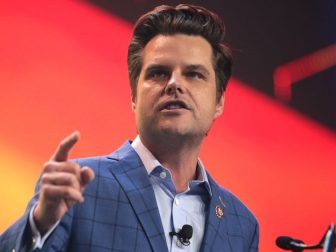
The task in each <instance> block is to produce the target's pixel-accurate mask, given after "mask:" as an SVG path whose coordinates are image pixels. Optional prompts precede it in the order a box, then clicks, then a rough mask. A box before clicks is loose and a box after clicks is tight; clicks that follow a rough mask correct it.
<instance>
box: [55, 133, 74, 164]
mask: <svg viewBox="0 0 336 252" xmlns="http://www.w3.org/2000/svg"><path fill="white" fill-rule="evenodd" d="M78 140H79V132H78V131H75V132H73V133H72V134H70V135H69V136H67V137H66V138H64V139H63V140H62V142H61V143H60V144H59V145H58V147H57V150H56V152H55V154H54V155H53V156H52V157H51V160H52V161H56V162H63V161H67V160H68V156H69V152H70V150H71V149H72V147H73V146H74V145H75V143H77V141H78Z"/></svg>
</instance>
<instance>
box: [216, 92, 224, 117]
mask: <svg viewBox="0 0 336 252" xmlns="http://www.w3.org/2000/svg"><path fill="white" fill-rule="evenodd" d="M224 101H225V94H224V93H223V95H222V96H221V97H220V99H219V101H218V102H217V104H216V110H215V118H214V119H216V118H217V117H219V116H220V115H221V114H222V113H223V110H224Z"/></svg>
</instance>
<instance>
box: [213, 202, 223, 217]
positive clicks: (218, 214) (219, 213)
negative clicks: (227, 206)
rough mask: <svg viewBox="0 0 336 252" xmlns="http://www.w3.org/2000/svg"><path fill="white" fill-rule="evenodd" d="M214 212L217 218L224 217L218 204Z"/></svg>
mask: <svg viewBox="0 0 336 252" xmlns="http://www.w3.org/2000/svg"><path fill="white" fill-rule="evenodd" d="M215 212H216V215H217V217H218V218H220V219H221V218H223V217H224V210H223V208H221V207H220V206H219V205H217V206H216V208H215Z"/></svg>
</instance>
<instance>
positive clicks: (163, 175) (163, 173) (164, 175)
mask: <svg viewBox="0 0 336 252" xmlns="http://www.w3.org/2000/svg"><path fill="white" fill-rule="evenodd" d="M166 176H167V174H166V172H164V171H163V172H161V173H160V178H162V179H164V178H166Z"/></svg>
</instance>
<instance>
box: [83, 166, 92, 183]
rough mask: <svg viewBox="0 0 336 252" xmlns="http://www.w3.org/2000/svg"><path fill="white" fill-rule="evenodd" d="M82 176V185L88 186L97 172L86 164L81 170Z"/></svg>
mask: <svg viewBox="0 0 336 252" xmlns="http://www.w3.org/2000/svg"><path fill="white" fill-rule="evenodd" d="M80 177H81V185H82V186H86V185H87V184H89V183H90V182H91V181H92V180H93V179H94V177H95V174H94V172H93V170H92V169H91V168H90V167H87V166H84V167H83V168H82V169H81V170H80Z"/></svg>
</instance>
